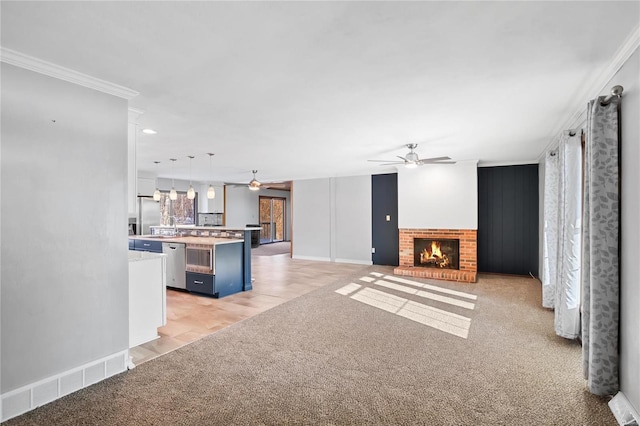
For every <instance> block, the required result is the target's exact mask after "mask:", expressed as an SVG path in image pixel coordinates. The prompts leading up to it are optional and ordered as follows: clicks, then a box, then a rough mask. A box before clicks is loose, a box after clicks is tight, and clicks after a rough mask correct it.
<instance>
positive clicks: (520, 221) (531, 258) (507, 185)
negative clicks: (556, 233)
mask: <svg viewBox="0 0 640 426" xmlns="http://www.w3.org/2000/svg"><path fill="white" fill-rule="evenodd" d="M478 271H479V272H496V273H504V274H517V275H529V273H531V274H533V275H535V276H538V165H537V164H528V165H523V166H504V167H481V168H478Z"/></svg>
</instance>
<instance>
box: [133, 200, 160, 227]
mask: <svg viewBox="0 0 640 426" xmlns="http://www.w3.org/2000/svg"><path fill="white" fill-rule="evenodd" d="M158 225H160V202H159V201H155V200H154V199H153V198H151V197H138V224H137V227H136V234H138V235H149V234H151V229H149V227H150V226H158Z"/></svg>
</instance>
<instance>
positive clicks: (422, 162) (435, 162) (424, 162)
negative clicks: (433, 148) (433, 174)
mask: <svg viewBox="0 0 640 426" xmlns="http://www.w3.org/2000/svg"><path fill="white" fill-rule="evenodd" d="M418 164H419V165H421V166H422V165H423V164H456V162H455V161H432V160H420V161H419V162H418Z"/></svg>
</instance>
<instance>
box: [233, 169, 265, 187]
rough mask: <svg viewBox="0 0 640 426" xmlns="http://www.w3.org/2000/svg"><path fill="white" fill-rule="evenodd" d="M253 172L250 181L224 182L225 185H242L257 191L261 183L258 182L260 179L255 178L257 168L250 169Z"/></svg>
mask: <svg viewBox="0 0 640 426" xmlns="http://www.w3.org/2000/svg"><path fill="white" fill-rule="evenodd" d="M251 172H252V173H253V179H251V181H250V182H249V183H248V184H247V183H235V182H225V183H224V184H225V185H228V186H234V187H242V186H248V187H249V189H250V190H252V191H258V190H259V189H260V187H261V186H262V183H260V181H258V179H256V173H258V171H257V170H252V171H251Z"/></svg>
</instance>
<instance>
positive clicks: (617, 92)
mask: <svg viewBox="0 0 640 426" xmlns="http://www.w3.org/2000/svg"><path fill="white" fill-rule="evenodd" d="M623 90H624V87H622V86H613V87H612V88H611V94H610V95H608V96H607V97H606V98H604V100H603V101H602V102H600V105H602V106H605V105H609V102H611V99H613V97H614V96H618V97H619V96H622V91H623Z"/></svg>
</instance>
